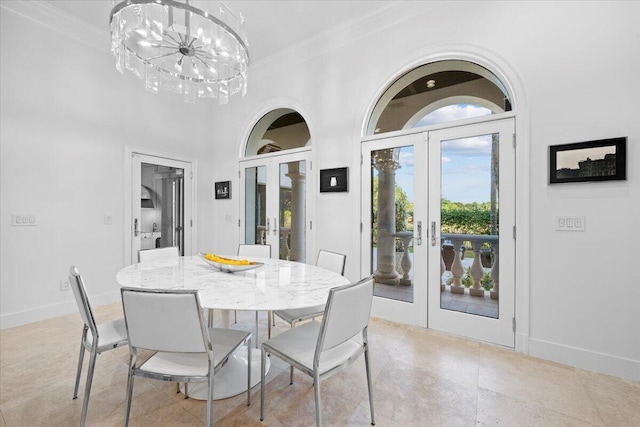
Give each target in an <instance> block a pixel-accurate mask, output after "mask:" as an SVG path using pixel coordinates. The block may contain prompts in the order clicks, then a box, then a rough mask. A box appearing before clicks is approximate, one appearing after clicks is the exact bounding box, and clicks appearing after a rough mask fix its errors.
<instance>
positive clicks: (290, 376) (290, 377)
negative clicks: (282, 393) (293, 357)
mask: <svg viewBox="0 0 640 427" xmlns="http://www.w3.org/2000/svg"><path fill="white" fill-rule="evenodd" d="M292 384H293V365H291V366H289V385H292Z"/></svg>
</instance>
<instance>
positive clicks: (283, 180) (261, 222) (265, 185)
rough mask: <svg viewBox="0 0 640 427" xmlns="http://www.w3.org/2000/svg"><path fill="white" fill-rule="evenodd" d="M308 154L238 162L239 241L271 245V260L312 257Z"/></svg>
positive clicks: (294, 259) (308, 152) (305, 259)
mask: <svg viewBox="0 0 640 427" xmlns="http://www.w3.org/2000/svg"><path fill="white" fill-rule="evenodd" d="M310 157H311V152H310V151H308V150H303V151H296V152H294V153H291V152H290V151H288V152H287V153H286V154H276V155H261V156H259V157H257V158H254V159H251V160H243V161H241V162H240V185H241V186H242V187H243V188H244V192H243V194H244V198H243V199H241V201H240V203H241V206H240V212H241V217H242V218H244V220H243V221H242V223H241V227H240V230H241V236H240V241H241V242H242V243H246V244H258V245H270V246H271V256H272V257H273V258H279V259H287V260H291V261H299V262H306V261H307V259H310V260H312V259H315V257H314V256H313V255H312V245H311V243H312V240H313V239H310V230H311V224H312V222H311V212H313V206H311V203H312V202H311V200H310V199H311V198H309V197H307V192H308V191H310V190H308V189H312V188H314V186H313V184H314V178H313V174H312V173H311V161H310Z"/></svg>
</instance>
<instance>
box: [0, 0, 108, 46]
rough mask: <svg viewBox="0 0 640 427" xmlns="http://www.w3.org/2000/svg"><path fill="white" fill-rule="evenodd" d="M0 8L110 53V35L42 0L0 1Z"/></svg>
mask: <svg viewBox="0 0 640 427" xmlns="http://www.w3.org/2000/svg"><path fill="white" fill-rule="evenodd" d="M0 8H1V9H2V11H3V12H5V11H8V12H11V13H14V14H16V15H19V16H21V17H23V18H25V19H28V20H29V21H31V22H34V23H36V24H38V25H41V26H43V27H46V28H49V29H51V30H53V31H55V32H57V33H59V34H63V35H65V36H68V37H70V38H72V39H74V40H76V41H78V42H80V43H82V44H85V45H87V46H89V47H91V48H94V49H97V50H100V51H102V52H110V51H111V35H110V33H109V31H108V29H104V30H101V29H100V28H97V27H96V26H94V25H92V24H89V23H87V22H85V21H83V20H82V19H80V18H78V17H76V16H74V15H72V14H70V13H68V12H66V11H64V10H62V9H60V8H58V7H55V6H53V5H52V4H51V3H50V2H47V1H43V0H31V1H2V2H0Z"/></svg>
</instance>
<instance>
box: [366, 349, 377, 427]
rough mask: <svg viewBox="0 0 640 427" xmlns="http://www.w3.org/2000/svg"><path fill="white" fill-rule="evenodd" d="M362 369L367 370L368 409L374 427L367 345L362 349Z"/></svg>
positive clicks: (371, 384)
mask: <svg viewBox="0 0 640 427" xmlns="http://www.w3.org/2000/svg"><path fill="white" fill-rule="evenodd" d="M364 367H365V369H366V370H367V387H368V388H369V409H370V410H371V425H376V419H375V416H374V415H373V383H372V382H371V366H370V364H369V345H368V344H365V348H364Z"/></svg>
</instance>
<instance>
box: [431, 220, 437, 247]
mask: <svg viewBox="0 0 640 427" xmlns="http://www.w3.org/2000/svg"><path fill="white" fill-rule="evenodd" d="M435 245H436V222H435V221H431V246H435Z"/></svg>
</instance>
